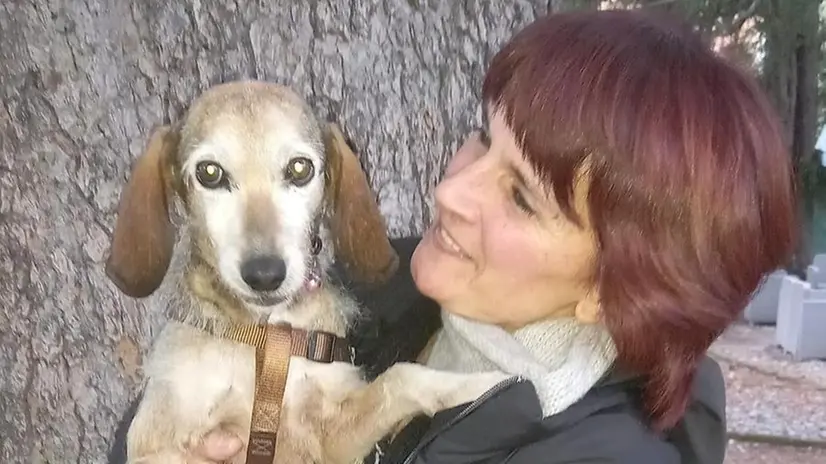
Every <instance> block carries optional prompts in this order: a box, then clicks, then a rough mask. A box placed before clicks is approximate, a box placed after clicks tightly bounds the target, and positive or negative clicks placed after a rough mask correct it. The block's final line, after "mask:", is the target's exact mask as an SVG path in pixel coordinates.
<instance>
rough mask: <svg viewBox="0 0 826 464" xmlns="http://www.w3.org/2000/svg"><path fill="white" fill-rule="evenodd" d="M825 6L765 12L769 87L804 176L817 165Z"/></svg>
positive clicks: (767, 4)
mask: <svg viewBox="0 0 826 464" xmlns="http://www.w3.org/2000/svg"><path fill="white" fill-rule="evenodd" d="M819 3H820V2H819V1H818V0H764V1H763V2H762V11H761V13H762V15H763V17H764V18H767V20H765V21H764V22H763V32H764V33H765V37H766V42H765V43H766V55H765V61H764V64H763V83H764V86H765V88H766V91H767V92H768V95H769V97H770V98H771V100H772V102H773V103H774V105H775V108H776V109H777V111H778V114H779V116H780V118H781V120H782V122H783V126H784V129H785V135H786V139H787V143H788V147H789V151H790V153H791V156H792V158H793V160H794V163H795V165H796V167H797V169H798V173H799V174H801V176H802V175H803V174H805V172H806V171H807V168H809V166H810V165H811V163H812V162H813V157H814V154H815V151H814V146H815V141H816V138H817V86H818V84H817V77H818V68H819V65H820V46H821V44H820V40H819V38H820V31H819V28H820V16H819ZM801 179H803V178H802V177H801ZM804 187H807V186H805V185H804ZM801 200H802V201H801V219H802V223H803V224H802V226H803V227H802V228H801V245H800V247H799V249H798V251H797V253H796V254H795V257H794V259H793V262H792V263H791V270H792V271H795V272H797V273H802V272H803V271H804V270H805V268H806V266H807V265H808V264H809V263H811V259H812V251H811V240H812V237H811V234H812V220H813V216H814V207H815V204H814V201H813V198H810V195H809V192H807V191H806V190H804V191H803V195H802V198H801Z"/></svg>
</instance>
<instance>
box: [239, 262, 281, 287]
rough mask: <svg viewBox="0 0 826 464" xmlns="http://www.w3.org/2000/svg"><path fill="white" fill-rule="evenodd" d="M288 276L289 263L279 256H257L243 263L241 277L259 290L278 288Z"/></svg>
mask: <svg viewBox="0 0 826 464" xmlns="http://www.w3.org/2000/svg"><path fill="white" fill-rule="evenodd" d="M286 276H287V265H286V264H285V263H284V260H283V259H281V258H279V257H278V256H261V257H255V258H251V259H249V260H247V261H246V262H244V263H243V264H242V265H241V278H242V279H244V282H246V283H247V285H249V286H250V288H251V289H253V290H255V291H259V292H266V291H272V290H276V289H278V287H279V286H280V285H281V283H282V282H284V278H285V277H286Z"/></svg>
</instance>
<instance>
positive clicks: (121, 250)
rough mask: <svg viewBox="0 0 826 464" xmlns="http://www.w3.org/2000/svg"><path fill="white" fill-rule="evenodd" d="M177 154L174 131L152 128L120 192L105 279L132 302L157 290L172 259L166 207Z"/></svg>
mask: <svg viewBox="0 0 826 464" xmlns="http://www.w3.org/2000/svg"><path fill="white" fill-rule="evenodd" d="M177 149H178V133H177V131H176V130H175V129H172V128H171V127H169V126H163V127H160V128H158V129H156V130H155V131H154V132H153V133H152V136H151V138H150V140H149V144H148V146H147V147H146V150H145V151H144V153H143V154H142V155H141V156H140V158H138V160H137V161H136V162H135V164H134V166H133V167H132V173H131V176H130V178H129V183H128V184H127V185H126V187H125V188H124V189H123V192H122V193H121V197H120V204H119V205H118V217H117V221H116V222H115V230H114V233H113V234H112V244H111V246H110V248H109V257H108V258H107V260H106V275H107V277H109V279H110V280H111V281H112V282H113V283H114V284H115V285H116V286H117V287H118V289H120V290H121V291H122V292H123V293H125V294H127V295H129V296H131V297H133V298H144V297H147V296H149V295H151V294H152V293H153V292H154V291H155V290H156V289H157V288H158V287H159V286H160V285H161V282H162V281H163V278H164V276H165V275H166V271H167V269H168V268H169V264H170V261H171V258H172V251H173V247H174V245H175V229H174V227H173V225H172V222H171V220H170V216H169V203H170V202H171V201H172V195H173V192H172V191H173V188H172V177H173V174H172V157H173V156H174V154H175V152H176V150H177Z"/></svg>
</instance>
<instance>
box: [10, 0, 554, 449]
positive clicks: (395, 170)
mask: <svg viewBox="0 0 826 464" xmlns="http://www.w3.org/2000/svg"><path fill="white" fill-rule="evenodd" d="M549 3H550V2H539V1H532V0H518V1H511V2H487V1H466V2H443V1H435V0H430V1H425V0H363V1H349V2H346V1H343V0H328V1H321V0H316V1H302V2H287V1H283V2H274V1H264V2H241V1H236V0H200V1H196V0H179V1H174V2H165V1H161V0H133V1H116V0H83V1H81V0H78V1H73V2H61V1H57V0H29V1H22V0H19V1H18V0H15V1H4V2H2V3H0V82H2V83H3V86H2V88H0V92H2V93H0V96H1V97H2V102H3V110H2V111H0V153H2V157H1V158H0V266H1V267H2V272H0V295H2V299H3V300H2V302H3V305H2V307H3V310H2V311H0V342H2V345H0V346H2V348H0V370H2V372H3V375H2V376H0V392H1V393H2V394H1V395H0V462H4V463H6V462H8V463H14V462H34V463H61V464H62V463H69V462H78V463H95V462H103V461H104V459H105V454H106V451H107V448H108V446H109V442H110V440H111V436H112V434H113V433H114V430H115V426H116V423H117V421H118V420H119V418H120V416H121V414H122V411H123V410H124V408H125V407H126V405H127V403H128V402H129V400H130V399H132V398H134V396H135V394H136V392H137V390H138V388H139V387H140V383H141V380H142V372H141V359H142V357H143V355H144V354H145V352H146V349H147V346H148V345H149V343H150V342H151V340H152V336H153V334H154V333H155V332H156V330H157V329H158V327H159V324H161V323H162V321H161V319H160V315H158V314H149V313H148V312H147V311H146V306H145V304H144V303H143V302H140V301H135V300H131V299H128V298H124V297H123V296H122V295H120V294H119V293H118V292H117V290H116V289H115V287H114V286H113V285H112V284H110V282H109V281H108V280H107V279H106V277H105V275H104V272H103V269H102V264H103V260H104V255H105V252H106V249H107V246H108V240H109V236H110V233H111V230H112V227H113V225H114V221H115V217H114V214H115V211H116V206H117V200H118V194H119V192H120V190H121V188H122V187H123V186H124V184H125V182H126V178H127V173H128V172H129V169H130V166H131V163H132V162H133V161H134V159H135V158H136V156H138V155H139V154H140V152H141V150H142V149H143V147H144V144H145V143H146V141H147V136H148V134H149V132H150V130H151V129H152V128H153V127H155V126H157V125H159V124H162V123H166V122H169V121H171V120H175V119H176V118H177V117H178V116H179V115H181V112H182V110H184V109H185V107H186V106H187V104H188V103H189V102H190V101H191V100H192V98H193V97H194V96H195V95H196V94H198V93H199V92H200V91H202V90H204V89H205V88H207V87H208V86H210V85H212V84H216V83H219V82H223V81H227V80H231V79H236V78H248V77H252V78H259V79H266V80H272V81H280V82H285V83H288V84H290V85H293V86H294V87H295V88H296V89H297V90H298V91H299V92H301V93H303V94H304V95H306V96H307V98H308V99H309V100H310V102H311V103H312V105H313V106H314V107H315V108H316V109H317V111H318V113H319V115H320V116H322V117H325V118H330V119H334V120H337V121H339V122H340V123H341V124H342V125H343V127H344V129H345V131H346V132H347V133H348V135H349V136H350V137H351V138H352V140H353V141H354V144H355V145H356V147H357V148H359V149H360V150H361V159H362V162H363V165H364V167H365V169H366V171H367V174H368V178H369V179H370V180H371V182H372V184H373V186H374V188H375V189H376V191H377V196H378V199H379V203H380V205H381V211H382V212H383V214H384V215H385V217H386V219H387V222H388V229H389V232H390V233H391V235H393V236H399V235H404V234H410V233H418V232H421V231H422V230H423V228H424V226H425V225H426V224H427V222H428V221H429V218H430V214H431V204H432V203H431V199H430V193H431V190H432V188H433V186H434V184H435V183H436V182H437V180H438V179H439V178H440V175H441V172H442V169H443V167H444V165H445V163H446V161H447V159H448V155H449V154H451V153H452V152H453V150H454V149H456V147H457V144H458V143H459V141H460V140H461V138H462V137H463V136H464V135H465V134H466V133H467V132H468V130H469V129H470V128H471V127H472V126H473V125H475V124H476V123H478V121H479V120H480V118H479V116H480V113H479V110H480V107H479V94H480V88H481V82H482V78H483V72H484V70H485V65H486V63H487V62H488V60H489V59H490V58H491V56H492V54H493V53H494V52H495V51H496V50H497V48H498V47H499V46H500V45H501V44H502V43H503V41H504V40H506V39H507V38H508V37H509V36H510V35H511V34H512V33H513V31H514V30H515V29H517V28H518V27H520V26H521V25H523V24H525V23H526V22H528V21H530V20H531V19H532V18H534V17H535V16H536V15H537V14H539V13H544V12H545V11H546V10H547V9H548V6H549Z"/></svg>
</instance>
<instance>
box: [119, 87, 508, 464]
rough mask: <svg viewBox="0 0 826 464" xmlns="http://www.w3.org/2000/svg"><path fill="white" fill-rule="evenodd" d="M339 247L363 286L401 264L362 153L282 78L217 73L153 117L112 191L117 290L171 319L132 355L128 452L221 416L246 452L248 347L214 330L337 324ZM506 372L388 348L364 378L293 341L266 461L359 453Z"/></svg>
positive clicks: (187, 433)
mask: <svg viewBox="0 0 826 464" xmlns="http://www.w3.org/2000/svg"><path fill="white" fill-rule="evenodd" d="M335 260H340V261H342V262H343V263H344V265H345V268H346V269H347V270H348V273H349V274H350V275H352V276H355V278H357V279H358V280H359V281H361V282H368V283H370V282H374V283H375V282H381V281H383V280H384V279H386V278H388V277H389V276H391V275H392V274H393V273H394V272H395V270H396V268H397V266H398V258H397V256H396V254H395V252H394V251H393V248H392V247H391V245H390V242H389V240H388V238H387V235H386V232H385V225H384V222H383V219H382V217H381V215H380V213H379V211H378V206H377V204H376V202H375V199H374V196H373V194H372V192H371V189H370V187H369V184H368V183H367V180H366V177H365V175H364V172H363V171H362V170H361V167H360V165H359V162H358V158H357V157H356V155H355V154H354V153H353V151H352V150H351V149H350V147H349V146H348V144H347V142H346V140H345V139H344V137H343V135H342V133H341V131H340V130H339V129H338V127H337V126H336V125H335V124H332V123H326V122H322V120H320V119H318V118H317V117H316V116H315V115H314V114H313V112H312V110H311V109H310V107H309V105H308V104H307V102H306V101H305V100H304V99H303V98H302V97H301V96H299V95H298V94H297V93H296V92H295V91H293V90H292V89H291V88H290V87H289V86H287V85H282V84H277V83H271V82H264V81H256V80H249V81H234V82H229V83H223V84H219V85H216V86H213V87H211V88H209V89H207V90H206V91H205V92H204V93H202V94H201V95H200V96H199V97H198V98H196V99H195V101H194V102H193V103H192V104H191V105H190V107H189V108H188V110H187V112H186V114H185V115H184V117H183V118H182V119H181V121H180V122H179V123H176V124H170V125H166V126H162V127H159V128H157V129H155V130H154V131H153V133H152V134H151V136H150V138H149V143H148V144H147V146H146V148H145V151H144V153H143V154H142V155H141V156H140V157H139V159H138V160H137V161H136V162H135V164H134V166H133V168H132V172H131V175H130V179H129V181H128V183H127V185H126V187H125V188H124V189H123V192H122V193H121V198H120V203H119V206H118V215H117V220H116V224H115V228H114V232H113V236H112V243H111V246H110V251H109V257H108V258H107V262H106V273H107V275H108V276H109V278H110V279H111V280H112V281H113V283H114V284H115V285H116V286H117V287H118V289H119V290H120V291H121V292H123V293H124V294H126V295H127V296H129V297H133V298H148V297H150V296H151V302H152V303H151V308H153V310H157V311H162V312H163V313H164V314H166V315H168V316H169V321H168V323H167V324H166V325H165V327H164V328H163V330H162V331H161V333H160V334H159V335H158V337H157V338H156V340H155V341H154V342H153V347H152V351H151V353H150V355H149V357H148V360H147V363H146V365H145V366H144V374H145V376H144V377H145V379H146V380H145V386H144V394H143V398H142V399H141V401H140V404H139V406H138V409H137V412H136V414H135V416H134V419H133V421H132V423H131V424H130V426H129V430H128V433H127V456H128V457H127V459H128V461H129V462H132V463H161V462H163V463H184V462H187V453H186V450H187V449H188V448H189V447H192V446H195V445H196V444H197V443H199V442H200V441H201V440H202V439H203V437H204V436H205V435H206V434H207V433H208V432H210V431H213V430H217V429H219V430H226V431H229V432H232V433H235V434H237V435H238V436H240V437H242V439H244V440H245V446H244V450H245V451H246V450H247V448H249V447H250V445H249V443H246V440H247V438H248V437H249V435H250V430H251V425H250V424H251V418H252V414H253V406H254V401H255V396H256V386H255V385H256V361H255V348H254V347H253V346H249V345H246V344H243V343H237V342H234V341H231V340H227V339H225V338H221V337H217V336H215V335H214V333H217V331H219V330H218V329H221V328H228V327H231V326H233V324H259V323H269V324H277V323H288V324H290V325H291V326H292V327H296V328H300V329H304V330H307V331H324V332H327V333H330V334H335V335H336V336H338V337H344V336H345V335H346V331H347V328H348V327H349V326H350V325H351V324H352V323H353V321H354V320H356V319H357V318H358V316H359V311H360V310H359V307H358V305H357V304H356V302H355V301H354V299H353V298H351V297H350V296H348V294H347V292H346V291H345V290H344V289H342V288H339V287H337V286H336V285H334V284H333V283H332V282H331V281H330V280H329V279H328V277H327V270H328V269H330V268H331V266H332V265H333V264H334V261H335ZM208 327H211V328H212V331H211V332H210V331H208V330H206V328H208ZM507 378H508V376H507V375H505V374H503V373H500V372H485V373H473V374H459V373H450V372H441V371H436V370H432V369H429V368H426V367H425V366H422V365H419V364H415V363H397V364H394V365H393V366H391V367H390V368H388V369H387V370H386V371H384V372H383V373H382V374H381V375H379V376H378V377H377V378H376V379H375V380H373V381H372V382H367V381H366V380H364V378H363V376H362V373H361V372H360V370H359V368H358V367H356V366H354V365H353V364H352V363H351V362H347V360H342V359H338V360H336V361H334V362H326V363H324V362H315V361H313V360H309V359H306V358H304V357H300V356H295V355H293V356H291V357H290V358H289V371H288V375H287V378H286V385H285V389H284V392H283V408H282V409H281V410H280V422H279V423H280V425H279V427H278V434H277V437H278V439H277V445H276V446H275V462H279V463H313V462H314V463H333V464H335V463H348V464H349V463H354V462H361V460H362V459H363V458H364V457H365V456H366V455H368V454H369V453H370V452H371V451H372V450H373V447H374V446H375V444H376V443H378V442H379V440H381V439H382V438H383V437H385V436H386V435H388V433H390V432H392V430H393V429H394V428H396V427H398V426H399V424H403V423H405V421H408V420H410V419H412V418H413V417H415V416H417V415H420V414H427V415H433V414H435V413H436V412H438V411H440V410H443V409H447V408H451V407H455V406H458V405H460V404H464V403H468V402H471V401H473V400H475V399H476V398H477V397H479V396H480V395H481V394H483V393H484V392H485V391H487V390H489V389H490V388H492V387H494V386H495V385H496V384H497V383H499V382H501V381H503V380H505V379H507ZM232 462H233V463H242V462H245V458H244V453H243V452H242V453H239V455H237V456H236V457H235V458H234V459H233V461H232Z"/></svg>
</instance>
